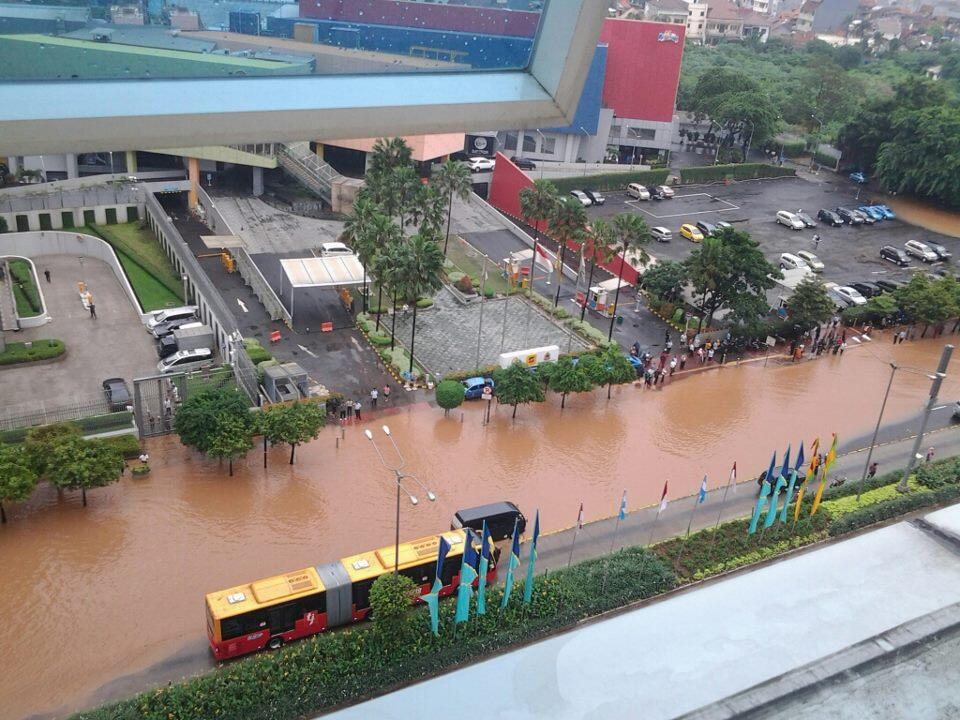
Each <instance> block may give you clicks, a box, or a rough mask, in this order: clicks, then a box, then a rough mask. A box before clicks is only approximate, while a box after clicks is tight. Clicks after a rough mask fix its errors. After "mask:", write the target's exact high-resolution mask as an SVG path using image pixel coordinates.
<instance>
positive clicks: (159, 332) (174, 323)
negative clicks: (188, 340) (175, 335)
mask: <svg viewBox="0 0 960 720" xmlns="http://www.w3.org/2000/svg"><path fill="white" fill-rule="evenodd" d="M199 324H202V323H198V322H197V317H196V316H195V315H191V316H190V317H178V318H174V319H172V320H167V321H166V322H163V323H160V324H158V325H155V326H154V327H153V330H152V331H151V332H153V336H154V337H156V338H162V337H166V336H167V335H170V334H171V333H172V332H173V331H174V330H176V329H177V328H181V327H185V326H187V325H199Z"/></svg>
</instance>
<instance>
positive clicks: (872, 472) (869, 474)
mask: <svg viewBox="0 0 960 720" xmlns="http://www.w3.org/2000/svg"><path fill="white" fill-rule="evenodd" d="M876 474H877V463H876V462H872V463H870V470H868V471H867V477H868V478H872V477H873V476H874V475H876Z"/></svg>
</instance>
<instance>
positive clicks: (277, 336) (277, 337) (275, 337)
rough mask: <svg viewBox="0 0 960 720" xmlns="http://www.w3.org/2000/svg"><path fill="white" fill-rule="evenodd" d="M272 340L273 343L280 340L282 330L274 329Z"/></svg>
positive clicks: (271, 334)
mask: <svg viewBox="0 0 960 720" xmlns="http://www.w3.org/2000/svg"><path fill="white" fill-rule="evenodd" d="M270 342H272V343H275V342H280V331H279V330H274V331H273V332H272V333H270Z"/></svg>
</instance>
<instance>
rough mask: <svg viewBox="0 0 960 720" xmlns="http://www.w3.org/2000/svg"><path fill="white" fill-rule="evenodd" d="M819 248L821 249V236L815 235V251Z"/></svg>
mask: <svg viewBox="0 0 960 720" xmlns="http://www.w3.org/2000/svg"><path fill="white" fill-rule="evenodd" d="M818 247H820V236H819V235H814V236H813V249H814V250H816V249H817V248H818Z"/></svg>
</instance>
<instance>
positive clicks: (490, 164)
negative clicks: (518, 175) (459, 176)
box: [467, 157, 497, 172]
mask: <svg viewBox="0 0 960 720" xmlns="http://www.w3.org/2000/svg"><path fill="white" fill-rule="evenodd" d="M496 165H497V161H496V160H494V159H493V158H486V157H472V158H470V159H469V160H467V167H468V168H470V169H471V170H472V171H473V172H487V171H488V170H493V168H494V167H496Z"/></svg>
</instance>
